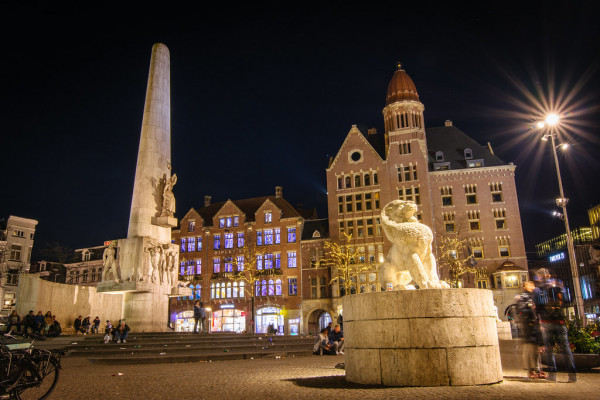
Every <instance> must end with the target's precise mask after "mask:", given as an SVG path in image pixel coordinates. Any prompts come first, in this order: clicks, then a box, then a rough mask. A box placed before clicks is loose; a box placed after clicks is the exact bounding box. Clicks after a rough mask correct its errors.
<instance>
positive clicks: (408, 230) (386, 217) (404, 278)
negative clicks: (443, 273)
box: [379, 200, 450, 290]
mask: <svg viewBox="0 0 600 400" xmlns="http://www.w3.org/2000/svg"><path fill="white" fill-rule="evenodd" d="M416 212H417V205H416V204H415V203H414V202H412V201H404V200H394V201H391V202H390V203H388V204H387V205H386V206H385V207H383V210H382V212H381V225H382V226H383V231H384V233H385V236H386V237H387V238H388V240H389V241H390V242H392V248H391V249H390V251H389V252H388V254H387V257H386V261H385V262H384V263H383V265H382V266H381V268H380V270H379V281H380V283H381V285H382V286H383V287H386V285H387V284H388V283H391V284H392V287H393V288H394V289H395V290H399V289H414V288H415V287H414V286H413V285H409V283H410V282H411V281H414V282H415V283H416V284H417V285H419V289H432V288H435V289H437V288H449V287H450V286H449V285H448V284H447V283H446V282H443V281H440V279H439V277H438V274H437V266H436V262H435V257H434V256H433V253H432V249H431V243H432V242H433V232H432V231H431V229H430V228H429V227H428V226H427V225H425V224H422V223H420V222H419V221H418V220H417V218H416V217H415V213H416Z"/></svg>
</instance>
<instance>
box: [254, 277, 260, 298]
mask: <svg viewBox="0 0 600 400" xmlns="http://www.w3.org/2000/svg"><path fill="white" fill-rule="evenodd" d="M254 295H255V296H256V297H258V296H260V281H254Z"/></svg>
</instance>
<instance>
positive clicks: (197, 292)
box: [194, 285, 202, 300]
mask: <svg viewBox="0 0 600 400" xmlns="http://www.w3.org/2000/svg"><path fill="white" fill-rule="evenodd" d="M194 292H195V293H194V298H195V299H197V300H200V299H201V298H202V286H200V285H196V290H195V291H194Z"/></svg>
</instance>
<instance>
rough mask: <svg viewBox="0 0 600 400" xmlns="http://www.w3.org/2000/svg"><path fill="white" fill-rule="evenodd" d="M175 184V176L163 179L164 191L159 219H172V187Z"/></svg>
mask: <svg viewBox="0 0 600 400" xmlns="http://www.w3.org/2000/svg"><path fill="white" fill-rule="evenodd" d="M176 183H177V175H176V174H173V175H171V177H170V178H168V179H167V178H165V189H164V190H163V203H162V212H161V214H160V216H161V217H172V216H173V215H174V214H175V196H174V195H173V186H175V184H176Z"/></svg>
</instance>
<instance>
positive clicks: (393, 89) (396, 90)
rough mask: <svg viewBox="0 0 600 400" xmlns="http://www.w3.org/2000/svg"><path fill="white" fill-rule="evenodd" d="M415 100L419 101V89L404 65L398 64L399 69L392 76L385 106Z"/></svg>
mask: <svg viewBox="0 0 600 400" xmlns="http://www.w3.org/2000/svg"><path fill="white" fill-rule="evenodd" d="M402 100H414V101H419V94H418V93H417V87H416V86H415V83H414V82H413V80H412V79H410V76H408V74H407V73H406V71H404V70H403V69H402V64H400V63H398V69H397V70H396V72H395V73H394V76H392V80H391V81H390V84H389V85H388V90H387V96H386V98H385V105H389V104H392V103H394V102H396V101H402Z"/></svg>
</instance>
